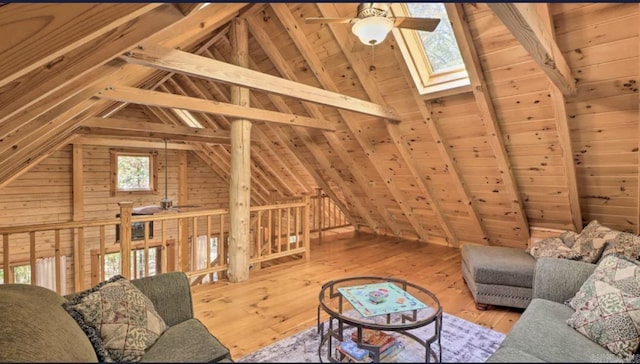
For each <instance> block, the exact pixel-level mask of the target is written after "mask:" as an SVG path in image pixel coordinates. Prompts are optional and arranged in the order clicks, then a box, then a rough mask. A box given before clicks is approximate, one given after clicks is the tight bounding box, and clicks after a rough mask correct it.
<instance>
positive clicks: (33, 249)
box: [29, 231, 36, 284]
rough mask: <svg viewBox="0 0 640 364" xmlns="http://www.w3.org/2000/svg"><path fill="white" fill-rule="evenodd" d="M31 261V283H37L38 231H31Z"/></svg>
mask: <svg viewBox="0 0 640 364" xmlns="http://www.w3.org/2000/svg"><path fill="white" fill-rule="evenodd" d="M29 258H30V259H29V261H30V265H31V284H36V232H35V231H32V232H30V233H29Z"/></svg>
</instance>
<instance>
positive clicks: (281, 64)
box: [247, 17, 399, 234]
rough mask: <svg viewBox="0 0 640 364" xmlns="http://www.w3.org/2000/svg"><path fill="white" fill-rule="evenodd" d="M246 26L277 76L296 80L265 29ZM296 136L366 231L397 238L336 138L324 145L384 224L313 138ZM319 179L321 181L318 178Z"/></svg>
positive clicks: (316, 112)
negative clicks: (364, 225) (361, 221)
mask: <svg viewBox="0 0 640 364" xmlns="http://www.w3.org/2000/svg"><path fill="white" fill-rule="evenodd" d="M247 23H248V24H249V29H250V31H251V34H252V35H253V36H254V38H256V39H257V40H258V42H259V44H260V46H261V47H262V49H263V50H264V51H265V53H266V54H267V56H268V57H269V59H270V60H271V62H272V63H273V64H274V66H275V67H276V68H277V69H278V72H280V74H281V75H282V76H283V77H285V78H288V79H290V80H293V81H295V80H296V79H297V76H296V75H295V72H294V71H293V69H292V68H291V66H290V64H289V63H288V62H287V61H286V59H285V58H284V57H283V56H282V55H281V54H280V51H279V50H278V47H277V46H276V45H275V44H274V43H273V42H272V41H271V39H270V38H269V36H268V34H266V32H265V31H264V29H262V28H261V27H260V26H259V25H258V24H256V21H255V19H254V18H252V17H247ZM255 67H256V69H257V67H258V66H257V65H255ZM268 96H269V98H270V100H271V102H273V103H274V105H276V107H277V108H279V109H280V110H288V108H289V107H288V106H287V104H286V103H285V102H284V100H283V99H282V98H281V97H279V96H277V95H273V94H269V95H268ZM303 107H304V108H305V109H306V110H307V112H308V113H309V115H312V116H320V115H322V112H321V111H320V109H319V108H318V107H317V105H315V104H310V103H303ZM295 132H296V133H297V134H298V136H299V137H300V138H301V139H302V140H308V141H309V142H308V143H305V146H306V148H307V149H308V150H309V151H310V152H311V154H312V155H313V157H314V158H315V159H316V161H317V163H318V164H320V166H321V168H322V169H323V170H324V172H325V173H326V174H327V175H328V176H329V178H330V179H331V180H332V181H333V182H334V183H335V184H337V185H338V186H339V187H340V189H341V190H342V191H343V193H344V195H345V198H347V199H349V201H351V203H352V204H353V205H354V208H355V210H356V212H357V213H358V214H359V215H360V216H361V217H362V219H363V220H364V221H365V222H366V224H367V225H368V226H369V228H371V229H372V230H373V231H375V232H376V233H378V234H380V233H383V230H384V229H386V228H389V229H390V230H392V231H394V233H396V234H399V229H397V227H396V226H395V225H396V224H395V223H394V222H393V221H391V219H390V218H389V216H388V214H387V211H384V207H383V206H382V205H381V204H379V203H378V202H377V201H375V199H374V198H373V196H372V195H371V191H370V188H369V185H368V183H367V179H366V178H364V175H363V173H362V172H361V171H360V168H361V166H359V165H358V164H357V163H355V162H354V160H353V158H352V156H351V155H350V154H349V153H348V152H347V151H346V150H345V148H344V147H343V146H342V143H341V141H340V140H339V139H338V138H337V137H336V136H335V134H330V133H323V136H324V137H325V138H326V139H327V142H328V143H329V145H331V148H332V149H333V151H334V152H336V154H337V156H338V157H339V158H340V160H341V161H342V162H344V163H345V165H346V166H347V168H348V170H349V172H351V174H352V175H353V176H354V178H355V180H356V184H357V187H356V188H357V189H359V190H360V191H362V192H363V193H364V194H365V196H367V198H368V199H369V201H370V205H371V206H374V207H375V208H376V209H377V210H378V212H379V214H380V216H381V217H382V219H383V220H384V223H385V224H381V223H380V222H379V221H376V219H374V218H373V216H372V214H371V212H370V211H369V210H368V209H367V208H366V207H365V206H364V205H363V204H362V203H361V201H360V199H358V198H357V197H356V195H355V194H354V192H353V191H352V190H351V186H349V185H347V184H346V183H345V181H344V180H343V178H342V177H341V176H340V175H339V174H338V173H337V172H336V171H335V168H334V166H333V165H332V163H331V162H330V161H329V160H328V158H327V157H326V155H325V153H326V152H325V151H323V150H321V148H320V147H319V146H318V145H317V144H316V143H315V142H313V141H312V139H313V138H311V136H310V135H309V134H308V133H304V132H301V131H299V130H296V131H295ZM283 139H286V138H283ZM289 146H290V147H291V143H289ZM292 150H294V149H292ZM318 176H319V177H320V178H322V177H321V176H320V175H318ZM316 183H318V185H319V186H321V187H322V188H323V189H325V190H326V187H325V186H323V183H324V182H319V179H318V178H316ZM325 184H326V183H325ZM356 225H357V224H354V226H356Z"/></svg>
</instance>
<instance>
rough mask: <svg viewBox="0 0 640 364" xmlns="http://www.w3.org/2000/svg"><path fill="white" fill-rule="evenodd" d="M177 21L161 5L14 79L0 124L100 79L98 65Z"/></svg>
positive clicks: (0, 102)
mask: <svg viewBox="0 0 640 364" xmlns="http://www.w3.org/2000/svg"><path fill="white" fill-rule="evenodd" d="M60 6H64V5H63V4H60ZM181 18H182V15H181V14H180V13H179V12H178V11H177V10H176V9H175V7H173V6H171V5H169V4H166V5H163V6H161V7H159V8H156V9H153V10H152V11H150V12H148V13H147V14H144V15H142V16H140V17H139V18H137V19H136V20H135V21H130V22H128V23H125V24H123V25H121V26H119V27H118V28H115V29H113V30H112V31H111V32H109V33H107V34H105V35H103V36H101V37H99V38H97V39H94V40H93V41H91V42H88V43H85V44H83V45H82V46H80V47H78V48H76V49H74V50H73V51H70V52H68V53H67V54H65V55H64V56H63V57H60V59H58V60H56V61H55V62H52V63H50V64H49V65H47V67H40V68H37V69H35V70H33V71H32V72H29V73H28V74H26V75H24V76H23V77H21V78H19V79H17V80H16V82H14V85H12V87H10V88H8V89H7V90H6V92H4V93H3V97H2V98H1V99H0V110H2V116H0V124H1V123H3V122H4V121H6V120H10V119H11V118H13V117H14V116H15V115H17V114H18V113H19V112H21V111H22V110H26V109H28V108H30V107H31V106H33V105H35V104H36V103H39V102H40V101H41V100H43V99H44V98H46V97H47V96H49V95H51V94H53V93H57V92H60V91H62V92H65V89H66V87H65V86H67V85H68V84H70V83H74V84H76V83H80V84H81V83H86V84H90V83H93V82H95V81H96V80H98V79H99V78H100V77H102V75H103V72H101V70H98V68H100V67H101V66H102V65H104V64H106V63H107V62H108V61H110V60H111V59H113V58H114V57H117V56H118V55H119V54H121V53H122V52H124V51H125V50H126V49H129V48H131V47H132V46H133V45H135V44H137V43H139V42H141V41H144V40H146V39H147V38H149V37H150V36H152V35H153V34H155V33H158V32H159V31H161V30H162V29H164V28H165V27H167V26H169V25H171V24H173V23H175V22H176V21H178V20H180V19H181ZM102 70H105V71H109V70H108V69H105V68H102ZM110 72H113V71H110ZM77 81H79V82H77ZM76 87H77V86H76Z"/></svg>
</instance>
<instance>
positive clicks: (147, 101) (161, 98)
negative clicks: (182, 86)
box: [96, 86, 335, 131]
mask: <svg viewBox="0 0 640 364" xmlns="http://www.w3.org/2000/svg"><path fill="white" fill-rule="evenodd" d="M96 96H97V97H99V98H101V99H104V100H112V101H120V102H128V103H133V104H139V105H148V106H158V107H169V108H176V109H185V110H190V111H198V112H206V113H210V114H219V115H225V116H230V117H234V118H245V119H249V120H257V121H269V122H273V123H279V124H286V125H292V126H304V127H308V128H318V129H323V130H329V131H335V128H334V127H333V126H331V125H329V123H328V122H327V121H322V120H318V119H312V118H307V117H304V116H298V115H293V114H284V113H280V112H275V111H269V110H261V109H255V108H250V107H246V106H242V105H233V104H227V103H223V102H218V101H213V100H205V99H199V98H195V97H188V96H181V95H173V94H169V93H166V92H158V91H151V90H143V89H138V88H134V87H126V86H113V87H109V88H106V89H104V90H102V91H100V92H98V93H97V94H96Z"/></svg>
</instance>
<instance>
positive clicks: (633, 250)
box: [602, 231, 640, 260]
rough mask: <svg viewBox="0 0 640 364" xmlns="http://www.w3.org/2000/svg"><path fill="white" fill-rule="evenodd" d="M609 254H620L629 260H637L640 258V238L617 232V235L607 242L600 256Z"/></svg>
mask: <svg viewBox="0 0 640 364" xmlns="http://www.w3.org/2000/svg"><path fill="white" fill-rule="evenodd" d="M609 254H620V255H623V256H625V257H627V258H629V259H633V260H637V259H638V258H640V236H637V235H634V234H629V233H625V232H622V231H619V232H618V235H617V236H616V237H614V238H613V239H611V240H610V241H608V242H607V245H606V247H605V248H604V251H603V252H602V256H603V257H605V256H607V255H609Z"/></svg>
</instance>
